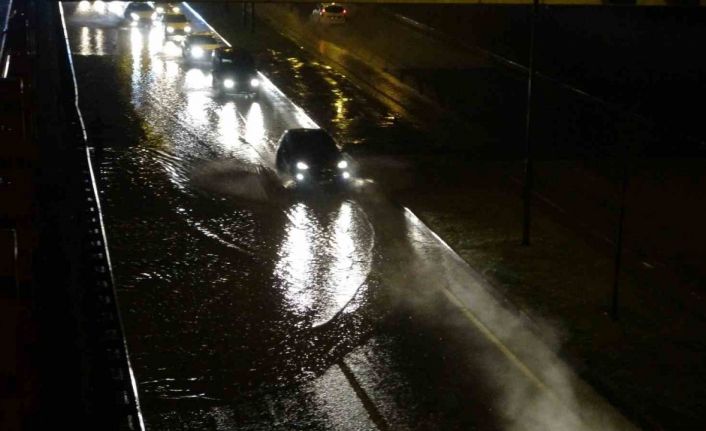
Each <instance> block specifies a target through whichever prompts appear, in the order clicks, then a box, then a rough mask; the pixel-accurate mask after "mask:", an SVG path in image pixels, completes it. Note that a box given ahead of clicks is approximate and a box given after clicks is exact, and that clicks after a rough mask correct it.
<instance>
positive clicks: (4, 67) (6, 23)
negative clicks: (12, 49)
mask: <svg viewBox="0 0 706 431" xmlns="http://www.w3.org/2000/svg"><path fill="white" fill-rule="evenodd" d="M13 6H14V3H13V0H8V2H7V12H6V13H5V19H4V20H3V25H2V39H1V40H0V68H1V69H0V71H1V72H0V73H1V75H0V76H2V77H3V78H7V74H8V73H9V71H10V55H9V53H8V52H6V47H7V38H8V34H9V29H10V18H11V17H12V14H13V10H14V9H13Z"/></svg>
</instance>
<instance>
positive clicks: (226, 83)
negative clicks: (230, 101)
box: [223, 79, 235, 88]
mask: <svg viewBox="0 0 706 431" xmlns="http://www.w3.org/2000/svg"><path fill="white" fill-rule="evenodd" d="M223 86H224V87H225V88H233V87H235V81H233V80H232V79H224V80H223Z"/></svg>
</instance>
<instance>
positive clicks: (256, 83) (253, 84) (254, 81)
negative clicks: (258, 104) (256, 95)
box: [250, 78, 260, 87]
mask: <svg viewBox="0 0 706 431" xmlns="http://www.w3.org/2000/svg"><path fill="white" fill-rule="evenodd" d="M250 86H251V87H259V86H260V80H259V79H257V78H253V79H251V80H250Z"/></svg>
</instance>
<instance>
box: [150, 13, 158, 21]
mask: <svg viewBox="0 0 706 431" xmlns="http://www.w3.org/2000/svg"><path fill="white" fill-rule="evenodd" d="M150 18H152V21H154V20H156V19H157V12H152V15H151V16H150Z"/></svg>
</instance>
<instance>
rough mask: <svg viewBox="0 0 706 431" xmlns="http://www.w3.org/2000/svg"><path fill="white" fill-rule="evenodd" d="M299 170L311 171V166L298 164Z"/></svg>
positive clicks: (302, 163)
mask: <svg viewBox="0 0 706 431" xmlns="http://www.w3.org/2000/svg"><path fill="white" fill-rule="evenodd" d="M297 169H299V170H300V171H305V170H307V169H309V165H307V164H306V163H304V162H297Z"/></svg>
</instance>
